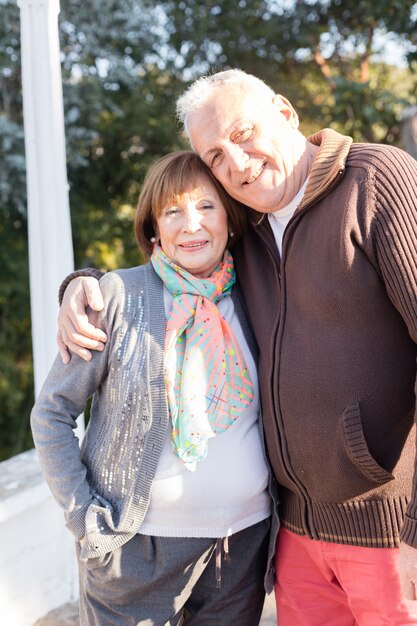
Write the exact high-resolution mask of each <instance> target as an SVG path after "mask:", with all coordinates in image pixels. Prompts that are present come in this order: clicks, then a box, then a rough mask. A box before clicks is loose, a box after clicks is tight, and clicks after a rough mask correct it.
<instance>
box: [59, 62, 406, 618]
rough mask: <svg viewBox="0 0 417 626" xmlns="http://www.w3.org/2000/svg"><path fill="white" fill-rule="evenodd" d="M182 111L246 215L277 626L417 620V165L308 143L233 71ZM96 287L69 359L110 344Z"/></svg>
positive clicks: (191, 94)
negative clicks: (272, 518) (274, 536)
mask: <svg viewBox="0 0 417 626" xmlns="http://www.w3.org/2000/svg"><path fill="white" fill-rule="evenodd" d="M177 110H178V114H179V117H180V119H181V120H182V122H183V123H184V127H185V130H186V132H187V134H188V136H189V138H190V141H191V144H192V146H193V148H194V150H196V151H197V152H198V154H199V155H200V156H201V158H202V159H203V160H204V161H205V162H206V164H207V165H208V166H209V167H210V168H211V170H212V172H213V173H214V175H215V176H216V178H218V180H219V181H220V182H221V183H222V184H223V186H224V187H225V189H226V190H227V191H228V192H229V194H230V195H231V196H233V197H234V198H235V199H237V200H239V201H240V202H242V203H243V204H245V205H246V206H248V207H251V209H248V212H249V214H250V221H251V227H250V228H249V230H248V232H247V234H246V235H245V236H244V237H243V239H242V240H241V241H240V242H239V243H238V244H237V246H236V248H235V250H234V256H235V262H236V268H237V271H238V276H239V280H240V284H241V288H242V290H243V293H244V296H245V300H246V304H247V308H248V313H249V316H250V319H251V322H252V325H253V329H254V332H255V335H256V339H257V341H258V344H259V348H260V363H259V373H260V384H261V394H262V406H263V415H264V425H265V435H266V441H267V448H268V453H269V460H270V462H271V465H272V467H273V469H274V472H275V475H276V477H277V480H278V482H279V484H280V486H281V489H280V500H281V504H280V514H281V522H282V528H281V531H280V534H279V538H278V545H277V555H276V598H277V609H278V622H279V626H298V625H299V626H302V625H309V626H348V625H349V626H353V625H354V624H359V625H360V626H377V625H382V624H390V625H398V626H399V625H400V624H401V625H404V624H417V602H416V601H415V600H416V589H415V585H416V584H417V491H416V490H417V485H416V481H415V480H414V482H413V474H414V465H415V459H416V452H415V437H416V434H415V425H414V413H415V408H416V402H415V393H414V385H415V381H416V356H417V345H416V343H417V185H416V183H417V163H416V162H415V161H414V160H413V159H412V158H411V157H409V156H408V155H407V154H405V153H404V152H402V151H401V150H398V149H396V148H392V147H388V146H382V145H369V144H356V145H355V144H352V141H351V139H350V138H348V137H345V136H342V135H340V134H338V133H336V132H334V131H332V130H329V129H326V130H323V131H321V132H319V133H317V134H316V135H313V136H312V137H309V138H308V139H306V138H305V137H304V136H303V135H302V134H301V133H300V131H299V130H298V117H297V114H296V112H295V111H294V109H293V107H292V106H291V104H290V103H289V102H288V100H286V99H285V98H284V97H282V96H280V95H275V94H274V93H273V92H272V91H271V89H270V88H269V87H267V86H266V85H265V84H264V83H263V82H262V81H260V80H258V79H257V78H255V77H254V76H251V75H248V74H245V73H244V72H241V71H239V70H230V71H226V72H220V73H218V74H215V75H212V76H208V77H204V78H202V79H199V80H198V81H196V82H195V83H194V84H193V85H191V87H190V88H189V90H188V91H187V92H186V93H185V94H183V95H182V96H181V98H180V99H179V101H178V109H177ZM83 281H84V282H83ZM87 281H90V282H87ZM91 281H92V279H91V278H90V279H85V278H84V279H78V283H76V284H75V285H74V286H72V288H71V292H70V293H67V294H66V299H69V300H70V302H71V304H70V305H68V306H67V307H66V308H65V309H64V310H63V311H62V312H61V327H62V333H63V338H61V348H60V349H61V354H62V355H63V358H64V359H65V358H68V357H67V355H66V348H65V346H64V342H65V343H66V344H67V345H68V346H69V347H71V348H75V350H76V351H77V352H78V353H79V354H81V355H82V356H84V357H87V358H88V351H87V350H86V348H93V349H94V348H97V347H98V346H99V341H98V340H100V339H101V338H102V336H100V334H99V333H98V331H95V330H94V329H92V328H91V327H90V326H89V325H88V324H87V323H86V321H85V316H83V315H82V314H81V313H83V312H84V305H85V303H86V302H87V301H88V302H90V304H92V305H93V306H94V307H97V306H98V307H100V306H101V305H100V303H99V302H98V303H97V300H99V299H100V296H99V293H98V289H97V286H96V284H94V285H92V283H91ZM85 293H86V295H85ZM71 294H72V296H71ZM76 313H78V315H77V314H76ZM80 333H84V334H86V335H88V336H89V337H90V339H87V338H80V337H79V334H80ZM75 342H80V344H81V345H82V346H84V347H82V348H80V347H75V346H74V343H75ZM397 561H398V564H397ZM397 565H398V568H397Z"/></svg>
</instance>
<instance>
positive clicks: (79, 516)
mask: <svg viewBox="0 0 417 626" xmlns="http://www.w3.org/2000/svg"><path fill="white" fill-rule="evenodd" d="M92 501H93V499H91V502H92ZM91 502H88V503H87V504H85V505H84V506H83V507H81V508H80V509H77V511H76V512H75V513H73V514H72V515H71V517H70V518H69V519H68V520H67V522H66V527H67V528H68V530H69V531H70V532H71V533H72V534H73V535H74V537H75V539H76V540H77V541H80V539H82V538H83V537H84V535H85V516H86V514H87V510H88V507H89V506H90V504H91Z"/></svg>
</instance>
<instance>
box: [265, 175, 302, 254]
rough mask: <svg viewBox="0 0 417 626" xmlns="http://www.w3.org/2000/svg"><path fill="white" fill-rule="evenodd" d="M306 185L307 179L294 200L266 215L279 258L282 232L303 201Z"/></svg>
mask: <svg viewBox="0 0 417 626" xmlns="http://www.w3.org/2000/svg"><path fill="white" fill-rule="evenodd" d="M307 183H308V178H307V179H306V181H305V183H304V185H303V186H302V187H301V189H300V191H299V192H298V193H297V195H296V196H295V198H293V199H292V200H291V202H290V203H289V204H287V206H285V207H284V208H282V209H280V210H279V211H275V213H268V219H269V223H270V224H271V228H272V231H273V233H274V237H275V241H276V244H277V247H278V250H279V253H280V255H281V256H282V238H283V237H284V231H285V229H286V227H287V224H288V222H289V221H290V219H291V218H292V216H293V215H294V213H295V210H296V208H297V207H298V205H299V204H300V202H301V200H302V199H303V196H304V192H305V190H306V187H307Z"/></svg>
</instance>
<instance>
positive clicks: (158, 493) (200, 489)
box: [139, 287, 271, 538]
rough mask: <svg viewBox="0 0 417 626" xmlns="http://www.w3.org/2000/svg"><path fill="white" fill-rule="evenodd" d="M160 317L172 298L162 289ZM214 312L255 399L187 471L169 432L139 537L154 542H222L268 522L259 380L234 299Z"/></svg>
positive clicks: (266, 479) (209, 443)
mask: <svg viewBox="0 0 417 626" xmlns="http://www.w3.org/2000/svg"><path fill="white" fill-rule="evenodd" d="M164 299H165V312H166V314H168V313H169V311H170V310H171V308H172V301H173V298H172V296H171V294H170V293H169V292H168V290H167V289H166V288H165V287H164ZM218 308H219V311H220V313H221V315H222V316H223V318H224V319H225V320H227V321H228V322H229V324H230V325H231V327H232V329H233V332H234V333H235V336H236V339H237V340H238V342H239V343H240V346H241V348H242V350H243V354H244V357H245V360H246V363H247V366H248V369H249V372H250V375H251V378H252V382H253V386H254V399H253V401H252V403H251V404H250V406H249V407H248V408H247V409H246V410H245V411H243V412H242V413H241V414H240V416H239V417H238V419H237V420H236V421H235V422H234V423H233V425H232V426H231V427H230V428H228V429H227V430H226V431H225V432H224V433H221V434H219V435H216V436H215V437H213V438H212V439H210V440H209V442H208V452H207V456H206V458H205V459H204V460H203V461H201V462H199V463H197V467H196V470H195V471H194V472H191V471H190V470H188V469H186V468H185V466H184V464H183V463H182V462H181V461H180V460H179V458H178V457H177V456H176V455H175V454H174V452H173V450H172V446H171V433H170V432H169V433H168V435H167V437H166V440H165V444H164V448H163V450H162V454H161V458H160V460H159V464H158V468H157V472H156V476H155V479H154V481H153V485H152V493H151V499H150V504H149V508H148V511H147V513H146V515H145V519H144V522H143V524H142V526H141V527H140V531H139V532H140V533H141V534H144V535H153V536H159V537H215V538H218V537H226V536H228V535H231V534H233V533H236V532H238V531H240V530H243V529H244V528H247V527H248V526H251V525H252V524H256V523H257V522H260V521H261V520H263V519H265V518H267V517H269V515H270V514H271V503H270V497H269V494H268V481H269V471H268V466H267V463H266V460H265V457H264V452H263V447H262V443H261V436H260V433H259V424H258V414H259V390H258V376H257V372H256V367H255V363H254V360H253V358H252V354H251V351H250V349H249V346H248V345H247V342H246V339H245V337H244V335H243V332H242V329H241V326H240V323H239V320H238V317H237V315H236V313H235V310H234V305H233V300H232V298H230V297H226V298H223V299H222V300H220V302H219V303H218Z"/></svg>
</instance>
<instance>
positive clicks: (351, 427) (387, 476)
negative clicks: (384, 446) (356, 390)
mask: <svg viewBox="0 0 417 626" xmlns="http://www.w3.org/2000/svg"><path fill="white" fill-rule="evenodd" d="M342 433H343V438H344V442H345V447H346V451H347V454H348V456H349V458H350V460H351V461H352V462H353V464H354V465H355V466H356V467H357V468H358V469H359V470H360V472H361V473H362V474H363V475H364V476H366V477H367V478H368V479H369V480H371V481H372V482H373V483H376V484H379V485H382V484H384V483H387V482H388V481H390V480H394V478H395V477H394V476H393V474H391V473H390V472H388V470H386V469H384V468H383V467H381V465H379V463H377V461H376V460H375V459H374V458H373V456H372V455H371V453H370V451H369V448H368V444H367V443H366V439H365V435H364V432H363V427H362V419H361V410H360V406H359V404H358V403H356V404H352V405H350V406H348V407H346V409H345V410H344V412H343V415H342Z"/></svg>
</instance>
